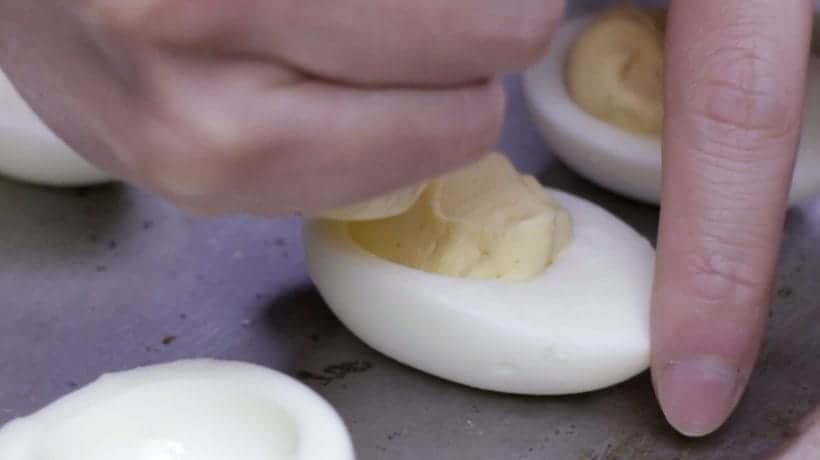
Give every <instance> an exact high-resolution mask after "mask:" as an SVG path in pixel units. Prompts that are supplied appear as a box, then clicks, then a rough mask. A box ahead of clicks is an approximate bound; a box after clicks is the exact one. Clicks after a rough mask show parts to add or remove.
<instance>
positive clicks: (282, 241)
mask: <svg viewBox="0 0 820 460" xmlns="http://www.w3.org/2000/svg"><path fill="white" fill-rule="evenodd" d="M273 244H275V245H277V246H279V247H280V248H281V247H282V246H284V245H285V239H284V238H276V240H275V241H274V242H273Z"/></svg>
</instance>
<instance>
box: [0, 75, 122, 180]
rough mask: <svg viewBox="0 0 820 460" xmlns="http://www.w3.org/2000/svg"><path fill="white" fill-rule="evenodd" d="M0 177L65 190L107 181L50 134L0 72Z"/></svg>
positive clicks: (101, 173) (98, 171)
mask: <svg viewBox="0 0 820 460" xmlns="http://www.w3.org/2000/svg"><path fill="white" fill-rule="evenodd" d="M0 175H2V176H6V177H9V178H13V179H17V180H20V181H25V182H31V183H34V184H38V185H49V186H66V187H68V186H83V185H94V184H99V183H103V182H107V181H110V180H111V177H110V176H108V175H107V174H105V173H104V172H102V171H100V170H99V169H97V168H96V167H95V166H93V165H91V164H90V163H89V162H87V161H86V160H85V159H83V158H82V157H80V156H79V155H78V154H77V153H75V152H74V151H73V150H71V148H70V147H68V146H67V145H66V144H65V143H64V142H63V141H62V140H60V138H59V137H57V136H56V135H55V134H54V133H53V132H52V131H51V130H50V129H49V128H48V127H47V126H46V125H45V124H44V123H43V122H42V121H41V120H40V118H39V117H38V116H37V114H35V113H34V111H32V110H31V108H30V107H29V105H28V104H27V103H26V102H25V100H23V98H22V97H21V96H20V94H19V93H18V92H17V90H16V89H15V88H14V86H13V85H12V83H11V81H9V79H8V78H7V77H6V75H5V74H4V73H3V72H2V71H0Z"/></svg>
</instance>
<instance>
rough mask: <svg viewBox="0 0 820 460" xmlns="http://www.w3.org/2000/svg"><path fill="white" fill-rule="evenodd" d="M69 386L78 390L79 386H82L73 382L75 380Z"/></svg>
mask: <svg viewBox="0 0 820 460" xmlns="http://www.w3.org/2000/svg"><path fill="white" fill-rule="evenodd" d="M68 386H69V387H70V388H77V387H78V386H80V384H79V383H77V382H75V381H73V380H71V381H69V382H68Z"/></svg>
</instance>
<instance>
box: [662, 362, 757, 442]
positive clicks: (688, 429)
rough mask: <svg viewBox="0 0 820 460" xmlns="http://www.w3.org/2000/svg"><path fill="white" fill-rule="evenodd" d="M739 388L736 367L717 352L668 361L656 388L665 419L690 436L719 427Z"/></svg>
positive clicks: (738, 392) (733, 403)
mask: <svg viewBox="0 0 820 460" xmlns="http://www.w3.org/2000/svg"><path fill="white" fill-rule="evenodd" d="M741 390H742V384H741V379H740V372H739V371H738V369H737V368H736V367H735V366H732V365H730V364H729V363H727V362H726V361H724V360H723V359H721V358H719V357H717V356H698V357H693V358H688V359H684V360H678V361H671V362H670V363H669V364H668V365H667V366H666V368H664V370H663V372H662V373H661V376H660V379H659V380H658V388H657V391H658V399H659V400H660V403H661V407H663V411H664V414H665V415H666V419H667V420H668V421H669V423H670V424H671V425H672V426H673V427H675V429H677V430H678V431H680V432H681V433H682V434H684V435H686V436H693V437H695V436H705V435H707V434H709V433H711V432H713V431H715V430H717V429H718V428H720V426H721V425H723V422H725V421H726V419H727V418H729V414H730V413H731V412H732V410H733V409H734V407H735V405H736V404H737V402H738V399H740V393H741Z"/></svg>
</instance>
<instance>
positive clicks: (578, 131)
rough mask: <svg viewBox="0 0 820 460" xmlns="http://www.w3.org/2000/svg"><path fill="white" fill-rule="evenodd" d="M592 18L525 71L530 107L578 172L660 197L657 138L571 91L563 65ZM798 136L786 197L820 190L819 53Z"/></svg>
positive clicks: (569, 27)
mask: <svg viewBox="0 0 820 460" xmlns="http://www.w3.org/2000/svg"><path fill="white" fill-rule="evenodd" d="M590 20H591V18H588V17H587V18H580V19H575V20H571V21H569V22H567V23H566V24H564V25H563V26H562V27H561V28H560V30H559V31H558V33H557V34H556V37H555V40H554V41H553V44H552V47H551V50H550V52H549V53H548V54H547V55H546V56H545V57H544V58H543V59H542V60H541V61H540V62H538V63H537V64H536V65H534V66H533V67H532V68H531V69H529V70H528V71H526V72H525V74H524V90H525V94H526V97H527V101H528V103H529V107H530V111H531V113H532V115H533V118H534V120H535V121H536V123H537V125H538V127H539V129H540V131H541V133H542V135H543V136H544V139H545V141H546V143H547V144H548V145H550V146H551V147H552V149H553V150H554V152H555V154H556V155H557V156H558V157H559V158H560V159H561V160H562V161H563V162H564V163H566V164H567V166H569V167H570V168H572V169H573V170H574V171H576V172H577V173H578V174H580V175H582V176H584V177H586V178H587V179H589V180H591V181H593V182H595V183H596V184H598V185H600V186H601V187H604V188H606V189H609V190H612V191H614V192H616V193H620V194H622V195H625V196H627V197H630V198H633V199H636V200H639V201H643V202H647V203H652V204H658V203H660V197H661V182H662V179H661V177H662V176H661V142H660V139H659V138H653V137H648V136H642V135H638V134H632V133H628V132H626V131H623V130H621V129H619V128H617V127H615V126H613V125H610V124H609V123H606V122H604V121H601V120H599V119H597V118H595V117H593V116H592V115H589V114H588V113H587V112H585V111H584V110H583V109H581V107H579V106H578V105H577V104H576V103H575V102H574V101H573V100H572V98H571V96H570V95H569V93H568V91H567V89H566V85H565V81H564V67H565V63H566V59H567V55H568V54H569V52H570V50H571V48H572V46H573V44H574V43H575V40H576V39H577V37H578V36H579V35H580V34H581V33H582V32H583V30H584V29H585V27H586V26H587V25H588V24H589V22H590ZM803 126H804V128H803V132H802V140H801V145H800V150H799V152H798V156H797V163H796V165H795V174H794V179H793V181H792V189H791V194H790V196H789V202H790V203H792V204H794V203H798V202H800V201H803V200H806V199H808V198H812V197H814V196H816V195H817V194H820V59H818V58H816V57H812V58H811V62H810V70H809V85H808V95H807V100H806V106H805V110H804V122H803Z"/></svg>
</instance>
